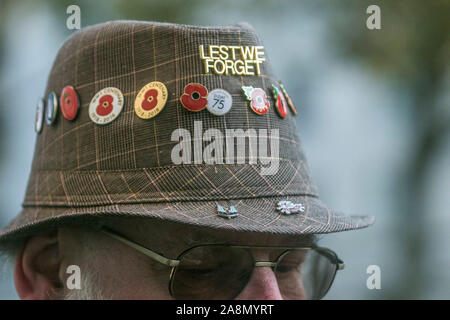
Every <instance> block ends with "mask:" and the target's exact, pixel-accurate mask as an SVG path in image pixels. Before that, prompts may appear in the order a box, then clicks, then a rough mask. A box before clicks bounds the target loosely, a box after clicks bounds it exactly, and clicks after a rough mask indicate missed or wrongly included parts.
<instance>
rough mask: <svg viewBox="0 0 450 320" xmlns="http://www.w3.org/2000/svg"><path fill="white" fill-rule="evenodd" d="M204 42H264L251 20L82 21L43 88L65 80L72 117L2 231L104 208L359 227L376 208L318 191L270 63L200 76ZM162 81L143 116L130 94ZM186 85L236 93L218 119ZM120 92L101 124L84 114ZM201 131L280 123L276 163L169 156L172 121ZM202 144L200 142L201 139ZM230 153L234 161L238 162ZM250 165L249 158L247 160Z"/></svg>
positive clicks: (58, 127)
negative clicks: (353, 207)
mask: <svg viewBox="0 0 450 320" xmlns="http://www.w3.org/2000/svg"><path fill="white" fill-rule="evenodd" d="M199 45H205V46H206V45H237V46H240V45H246V46H251V45H262V43H261V40H260V39H259V37H258V36H257V35H256V33H255V32H254V31H253V29H252V28H251V27H250V26H249V25H247V24H238V25H234V26H230V27H217V28H216V27H195V26H187V25H175V24H166V23H150V22H138V21H115V22H108V23H104V24H100V25H96V26H92V27H88V28H85V29H83V30H81V31H79V32H77V33H75V34H74V35H73V36H71V37H70V38H69V39H68V40H67V41H66V42H65V43H64V45H63V46H62V48H61V49H60V50H59V53H58V55H57V57H56V60H55V62H54V65H53V68H52V70H51V72H50V76H49V79H48V84H47V89H46V92H45V96H47V95H48V94H49V93H50V92H52V91H54V92H56V93H60V92H61V90H62V89H63V87H65V86H67V85H71V86H73V87H74V88H75V90H76V91H77V92H78V95H79V98H80V101H81V108H80V110H79V112H78V115H77V117H76V119H75V120H73V121H68V120H66V119H64V118H63V116H62V114H61V112H59V113H58V115H57V119H56V122H55V123H54V124H53V125H51V126H47V125H44V127H43V130H42V132H41V133H40V134H39V135H37V140H36V145H35V154H34V159H33V163H32V168H31V174H30V177H29V182H28V186H27V190H26V194H25V199H24V202H23V210H22V211H21V213H20V214H19V215H18V216H17V217H16V218H15V219H14V220H13V221H12V222H11V223H10V224H9V225H8V226H7V227H6V228H4V229H3V230H2V231H1V232H0V240H4V239H9V238H14V237H18V236H24V235H26V234H29V233H31V232H34V231H35V230H38V229H39V228H42V227H44V226H49V225H57V224H59V223H64V222H66V223H67V222H71V221H74V220H78V221H91V220H92V219H96V218H104V217H107V216H111V215H122V216H123V217H130V216H148V217H151V218H157V219H167V220H170V221H178V222H182V223H189V224H194V225H200V226H204V227H209V228H227V229H230V230H241V231H255V232H270V233H280V234H281V233H289V234H308V233H328V232H336V231H344V230H350V229H358V228H362V227H366V226H368V225H370V224H372V223H373V218H372V217H367V216H344V215H342V214H339V213H336V212H334V211H332V210H330V209H328V208H327V207H326V206H325V205H323V204H322V203H321V202H320V200H319V199H318V194H317V189H316V187H315V186H314V184H313V182H312V181H311V177H310V173H309V169H308V165H307V162H306V159H305V156H304V154H303V151H302V148H301V144H300V140H299V139H298V137H297V129H296V127H295V121H294V116H293V114H292V113H290V114H289V115H288V117H287V118H285V119H283V118H281V117H280V116H278V115H277V114H276V111H275V108H274V100H273V98H272V95H271V94H270V92H271V86H272V84H274V85H278V80H279V79H277V78H276V77H275V76H274V75H273V73H272V70H271V68H270V64H269V61H268V60H267V56H266V61H265V62H264V63H262V64H261V74H260V75H258V76H221V75H216V74H214V73H208V74H206V73H205V70H204V67H203V62H202V61H201V59H200V57H199V50H198V48H199ZM152 81H160V82H162V83H164V85H165V86H166V87H167V90H168V95H169V96H168V100H167V103H166V105H165V107H164V109H163V110H162V111H161V112H160V113H159V114H158V115H157V116H155V117H153V118H151V119H141V118H139V117H137V115H136V114H135V111H134V100H135V98H136V95H137V93H138V92H139V90H140V89H141V88H142V87H143V86H145V85H146V84H147V83H149V82H152ZM189 83H200V84H202V85H204V86H205V87H206V88H208V90H212V89H215V88H223V89H225V90H227V91H228V92H229V93H230V94H231V95H232V98H233V105H232V108H231V110H230V112H229V113H227V114H225V115H223V116H215V115H212V114H211V113H209V112H207V111H206V110H203V111H201V112H190V111H188V110H186V109H185V108H183V106H182V105H181V103H180V96H181V95H182V94H183V90H184V87H185V86H186V85H187V84H189ZM242 86H253V87H255V88H262V89H263V90H264V91H266V94H267V97H268V99H269V101H270V104H271V108H270V110H269V112H268V113H267V114H265V115H264V116H260V115H257V114H255V113H253V112H252V111H251V110H250V108H249V102H248V101H247V99H246V97H245V95H244V94H243V92H242ZM106 87H115V88H118V89H120V90H121V91H122V93H123V96H124V107H123V110H122V112H121V114H120V115H119V117H118V118H117V119H116V120H114V121H113V122H111V123H109V124H106V125H97V124H95V123H94V122H93V121H92V120H91V119H90V117H89V114H88V107H89V103H90V101H91V99H92V97H93V96H94V95H95V94H96V93H97V92H98V91H99V90H101V89H103V88H106ZM194 121H201V123H202V129H203V130H204V131H206V130H208V129H210V128H215V129H218V130H220V131H222V132H225V130H226V129H243V130H248V129H256V130H258V129H267V130H269V131H270V130H271V129H279V145H280V151H279V157H278V159H277V160H278V161H279V170H278V172H277V174H275V175H262V174H261V173H260V172H261V170H260V169H261V164H260V163H258V162H257V161H251V160H255V157H256V155H255V154H252V150H253V149H252V146H251V145H250V144H251V142H249V143H248V144H246V149H245V151H246V152H245V159H244V160H245V161H241V162H244V163H230V164H227V163H225V161H224V163H223V164H204V163H203V164H180V165H175V164H174V163H173V161H172V160H171V151H172V149H173V147H174V146H175V145H176V144H177V143H178V142H174V141H171V134H172V132H173V131H174V130H176V129H178V128H183V129H187V130H188V131H190V132H193V130H194ZM200 143H202V144H203V147H205V145H206V142H204V141H201V142H200ZM236 162H237V161H236ZM254 162H256V163H254ZM279 200H291V201H296V202H301V203H302V204H304V205H305V207H306V210H305V212H304V213H302V214H298V215H292V216H284V215H282V214H281V213H280V212H278V211H276V204H277V202H278V201H279ZM218 204H220V205H225V206H229V205H235V207H236V208H237V210H238V211H239V215H238V217H237V218H234V219H231V220H228V219H223V218H221V217H219V216H218V215H217V212H216V211H217V205H218Z"/></svg>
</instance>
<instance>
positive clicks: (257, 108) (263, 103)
mask: <svg viewBox="0 0 450 320" xmlns="http://www.w3.org/2000/svg"><path fill="white" fill-rule="evenodd" d="M242 91H244V94H245V96H246V97H247V100H248V101H250V108H251V109H252V110H253V111H254V112H255V113H256V114H259V115H263V114H266V113H267V111H269V108H270V103H269V100H267V96H266V92H265V91H264V90H263V89H261V88H253V87H251V86H250V87H245V86H244V87H242Z"/></svg>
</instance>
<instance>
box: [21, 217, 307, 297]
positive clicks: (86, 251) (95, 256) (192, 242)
mask: <svg viewBox="0 0 450 320" xmlns="http://www.w3.org/2000/svg"><path fill="white" fill-rule="evenodd" d="M118 219H119V218H117V219H109V220H108V222H106V223H105V225H107V226H108V229H113V230H115V231H116V232H118V233H120V234H121V235H123V236H124V237H126V238H127V239H130V240H131V241H133V242H136V243H138V244H139V245H142V246H144V247H146V248H149V249H151V250H152V251H155V252H157V253H159V254H161V255H163V256H165V257H168V258H172V259H176V258H177V257H178V256H179V254H180V253H182V252H183V251H185V250H187V249H189V248H192V247H194V246H197V245H201V244H230V245H242V246H264V247H267V246H269V247H310V246H311V245H312V243H313V240H314V238H313V237H312V236H295V237H294V236H286V235H284V236H281V235H273V234H263V233H245V232H233V231H224V230H214V229H202V228H199V227H193V226H187V225H183V224H177V223H169V222H164V221H159V220H148V219H144V218H128V219H123V218H122V219H120V220H118ZM208 250H209V249H208ZM215 250H216V252H220V254H221V255H222V257H221V258H223V252H224V251H223V247H214V246H212V247H211V249H210V250H209V252H215ZM217 250H218V251H217ZM220 250H222V251H220ZM240 250H241V251H242V250H247V249H240ZM248 250H249V252H250V253H251V256H252V257H253V258H254V260H256V261H273V260H275V259H276V258H277V257H278V256H279V252H280V250H283V251H285V249H268V248H264V249H261V248H252V249H248ZM235 252H240V251H239V249H236V251H235ZM298 254H300V255H303V253H298ZM216 258H217V257H216ZM233 258H234V259H235V258H236V255H234V256H233ZM241 259H242V257H241ZM239 263H240V261H233V265H234V266H236V268H237V267H239ZM70 265H76V266H78V267H79V268H80V276H81V289H69V288H68V287H67V283H66V282H67V281H68V278H69V277H70V273H67V272H66V271H67V268H68V267H69V266H70ZM203 271H204V270H198V272H197V271H195V272H193V273H192V277H194V278H195V279H193V281H198V278H197V277H199V272H203ZM170 272H171V267H168V266H166V265H164V264H161V263H159V262H157V261H155V260H153V259H150V258H149V257H147V256H146V255H144V254H142V253H140V252H139V251H137V250H134V249H133V248H131V247H130V246H128V245H125V244H123V243H122V242H120V241H117V240H116V239H114V238H112V237H109V236H108V235H106V234H105V233H103V232H100V231H99V229H98V228H90V227H82V226H70V227H69V226H67V227H61V228H58V229H55V230H52V231H48V232H46V233H41V234H39V235H36V236H33V237H30V238H29V239H28V240H27V241H26V242H25V243H24V244H23V247H22V248H21V250H20V252H19V253H18V254H17V257H16V261H15V284H16V288H17V291H18V294H19V296H20V297H21V298H23V299H34V298H38V299H46V298H54V299H63V298H69V299H70V298H75V299H91V298H94V299H101V298H106V299H170V298H172V297H171V295H170V292H169V289H168V284H169V279H170ZM201 276H202V277H203V276H204V275H203V274H202V275H201ZM178 277H180V276H178ZM217 280H218V281H221V282H223V283H226V282H227V281H229V280H230V279H227V278H226V277H223V278H222V279H220V278H219V279H217ZM278 280H279V279H278ZM292 280H295V278H293V279H292ZM284 283H286V281H285V282H283V285H284ZM216 289H217V288H202V290H205V291H207V290H210V292H212V291H214V290H216ZM219 289H220V288H219ZM285 289H286V288H280V281H277V277H276V275H275V273H274V271H273V268H270V267H261V268H255V269H254V270H253V272H252V273H251V276H250V277H249V279H248V280H246V283H245V286H244V287H243V289H242V290H241V291H240V292H239V294H238V296H237V298H242V299H282V298H291V297H283V293H285V292H286V291H285ZM192 290H196V289H195V288H192ZM192 294H196V292H195V291H193V292H192ZM303 297H304V293H303V292H301V289H300V290H298V292H295V298H303ZM205 298H206V297H205ZM208 298H211V297H208Z"/></svg>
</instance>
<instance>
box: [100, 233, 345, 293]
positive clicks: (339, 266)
mask: <svg viewBox="0 0 450 320" xmlns="http://www.w3.org/2000/svg"><path fill="white" fill-rule="evenodd" d="M100 231H101V232H103V233H104V234H106V235H108V236H110V237H112V238H114V239H116V240H118V241H120V242H122V243H124V244H126V245H127V246H129V247H131V248H133V249H135V250H137V251H139V252H140V253H142V254H144V255H145V256H147V257H149V258H151V259H153V260H155V261H157V262H159V263H161V264H163V265H165V266H168V267H171V270H170V275H169V293H170V295H171V297H173V298H175V296H174V293H173V290H172V288H173V279H174V275H175V271H176V269H177V267H178V265H179V264H180V261H181V258H182V257H183V255H185V254H186V253H187V252H189V251H190V250H192V249H194V248H197V247H205V246H221V247H230V248H241V249H281V250H283V249H285V250H286V251H284V252H282V253H281V254H280V255H279V256H278V258H277V259H276V260H275V261H254V263H255V264H254V267H269V268H272V269H273V270H275V268H276V266H277V265H278V263H279V261H280V259H281V258H282V257H283V256H284V255H285V254H287V253H288V252H290V251H293V250H316V251H318V252H319V253H321V254H324V255H326V256H328V258H330V260H332V262H333V263H334V264H335V265H336V269H335V272H334V274H333V278H332V280H331V282H330V285H329V287H328V288H327V291H325V293H324V294H323V296H325V295H326V293H327V292H328V290H329V289H330V287H331V285H332V284H333V282H334V278H335V277H336V273H337V271H338V270H343V269H344V267H345V264H344V262H343V261H342V260H341V259H339V257H338V256H337V254H336V253H335V252H334V251H332V250H330V249H328V248H323V247H318V246H311V247H272V246H241V245H231V244H220V243H212V244H199V245H196V246H193V247H190V248H188V249H186V250H184V251H183V252H181V253H180V254H179V255H178V257H177V259H169V258H166V257H164V256H163V255H161V254H159V253H157V252H155V251H152V250H150V249H148V248H146V247H144V246H142V245H140V244H138V243H136V242H133V241H131V240H129V239H127V238H125V237H124V236H122V235H120V234H119V233H117V232H115V231H113V230H111V229H109V228H106V227H101V228H100Z"/></svg>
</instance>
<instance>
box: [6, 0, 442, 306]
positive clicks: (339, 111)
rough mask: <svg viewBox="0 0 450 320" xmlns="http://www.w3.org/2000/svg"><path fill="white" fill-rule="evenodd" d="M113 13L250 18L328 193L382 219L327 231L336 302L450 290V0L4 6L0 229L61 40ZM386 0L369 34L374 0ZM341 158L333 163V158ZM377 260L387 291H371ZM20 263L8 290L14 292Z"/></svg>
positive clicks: (178, 19)
mask: <svg viewBox="0 0 450 320" xmlns="http://www.w3.org/2000/svg"><path fill="white" fill-rule="evenodd" d="M72 4H76V5H78V6H79V7H80V9H81V25H82V27H84V26H88V25H92V24H96V23H100V22H104V21H108V20H117V19H122V20H123V19H126V20H147V21H163V22H174V23H183V24H195V25H230V24H234V23H237V22H241V21H248V22H250V24H252V25H253V26H254V28H255V29H256V31H257V32H258V33H259V34H260V35H261V37H262V39H263V41H264V44H265V48H266V49H265V52H266V54H267V56H268V57H269V59H270V62H271V64H272V66H273V68H274V70H275V73H276V74H277V75H278V77H279V78H280V79H281V80H282V81H283V82H284V84H285V86H286V88H287V90H288V92H289V93H290V95H291V97H292V98H293V100H294V102H295V104H296V106H297V109H298V111H299V115H298V116H297V118H296V119H297V122H298V128H299V135H300V137H301V139H302V142H303V145H304V148H305V152H306V154H307V156H308V160H309V164H310V167H311V170H312V175H313V178H314V179H315V181H316V183H317V185H318V187H319V191H320V195H321V198H322V200H323V201H324V202H325V203H327V204H328V205H329V206H330V207H333V208H336V209H338V210H341V211H343V212H346V213H347V214H371V215H374V216H375V217H376V219H377V221H376V224H375V226H373V227H371V228H368V229H363V230H359V231H352V232H344V233H338V234H333V235H326V236H323V237H322V240H321V244H322V245H325V246H329V247H330V248H332V249H333V250H335V251H336V252H337V253H338V254H339V255H340V256H342V258H343V259H344V261H345V262H346V269H345V270H344V271H343V272H341V273H339V274H338V277H337V279H336V282H335V285H334V286H333V288H332V289H331V290H330V292H329V294H328V296H327V298H330V299H392V298H395V299H410V298H411V299H443V298H446V299H449V298H450V272H449V270H450V247H449V243H450V183H449V181H450V165H449V164H450V94H449V93H450V90H449V88H450V76H449V75H450V72H449V71H450V58H449V57H450V32H449V28H450V23H449V21H450V1H444V0H442V1H440V0H433V1H412V0H411V1H405V0H403V1H344V0H341V1H331V0H328V1H322V0H308V1H303V0H302V1H299V0H291V1H284V0H281V1H274V0H273V1H269V0H228V1H218V0H216V1H211V0H196V1H192V0H191V1H186V0H185V1H181V0H165V1H159V0H156V1H153V0H152V1H137V0H127V1H119V0H115V1H114V0H112V1H111V0H109V1H99V0H97V1H88V0H85V1H36V0H34V1H31V0H30V1H25V0H21V1H8V0H1V2H0V97H1V99H0V151H1V152H0V201H1V204H2V206H1V211H0V226H4V225H6V224H7V223H8V222H9V221H10V220H11V219H12V218H13V217H14V216H15V215H16V214H17V212H18V211H19V210H20V204H21V202H22V200H23V196H24V192H25V187H26V183H27V179H28V174H29V170H30V166H31V160H32V156H33V149H34V139H35V133H34V115H35V105H36V102H37V99H38V97H40V96H42V95H43V94H44V90H45V85H46V81H47V76H48V74H49V71H50V69H51V65H52V62H53V59H54V58H55V56H56V53H57V50H58V49H59V47H60V46H61V45H62V43H63V41H64V40H65V38H67V37H68V36H69V35H70V34H71V33H73V32H74V30H68V29H67V27H66V20H67V17H68V15H67V13H66V9H67V7H68V6H69V5H72ZM372 4H376V5H378V6H379V7H380V9H381V29H380V30H369V29H368V28H367V27H366V20H367V18H368V17H369V14H367V13H366V9H367V7H368V6H369V5H372ZM330 159H333V161H330ZM369 265H378V266H379V267H380V268H381V289H380V290H376V289H374V290H369V289H368V288H367V287H366V280H367V278H368V277H369V274H367V273H366V269H367V267H368V266H369ZM15 298H17V295H16V294H15V290H14V287H13V282H12V271H11V270H6V271H5V272H3V273H2V275H1V279H0V299H15Z"/></svg>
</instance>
